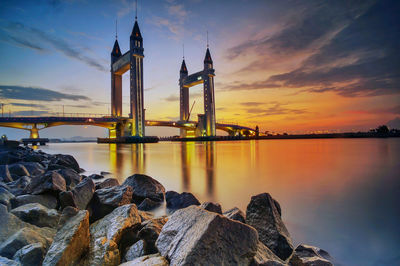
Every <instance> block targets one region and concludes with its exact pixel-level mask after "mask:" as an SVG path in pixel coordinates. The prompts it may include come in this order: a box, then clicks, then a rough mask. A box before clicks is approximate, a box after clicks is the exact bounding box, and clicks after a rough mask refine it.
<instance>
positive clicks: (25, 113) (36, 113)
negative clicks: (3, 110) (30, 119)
mask: <svg viewBox="0 0 400 266" xmlns="http://www.w3.org/2000/svg"><path fill="white" fill-rule="evenodd" d="M46 114H49V113H48V112H47V111H16V112H12V113H11V115H12V116H41V115H46Z"/></svg>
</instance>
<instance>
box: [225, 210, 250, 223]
mask: <svg viewBox="0 0 400 266" xmlns="http://www.w3.org/2000/svg"><path fill="white" fill-rule="evenodd" d="M224 216H226V217H227V218H229V219H232V220H236V221H239V222H242V223H245V222H246V215H245V214H244V213H243V212H242V211H241V210H240V209H239V208H237V207H235V208H233V209H230V210H229V211H226V212H224Z"/></svg>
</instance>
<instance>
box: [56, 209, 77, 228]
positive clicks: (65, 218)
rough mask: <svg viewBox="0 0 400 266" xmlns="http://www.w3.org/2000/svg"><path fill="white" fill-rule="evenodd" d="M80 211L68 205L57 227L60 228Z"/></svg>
mask: <svg viewBox="0 0 400 266" xmlns="http://www.w3.org/2000/svg"><path fill="white" fill-rule="evenodd" d="M78 212H79V209H77V208H74V207H71V206H67V207H65V208H64V209H63V211H62V213H61V216H60V219H59V220H58V224H57V229H60V228H61V227H63V226H64V224H65V223H66V222H67V221H68V220H69V219H70V218H72V217H74V216H75V215H76V214H77V213H78Z"/></svg>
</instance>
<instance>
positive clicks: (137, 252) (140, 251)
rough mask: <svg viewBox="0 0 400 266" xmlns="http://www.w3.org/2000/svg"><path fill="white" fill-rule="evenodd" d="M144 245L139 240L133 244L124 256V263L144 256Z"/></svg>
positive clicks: (142, 241)
mask: <svg viewBox="0 0 400 266" xmlns="http://www.w3.org/2000/svg"><path fill="white" fill-rule="evenodd" d="M145 246H146V243H145V242H144V240H142V239H140V240H139V241H137V242H136V243H135V244H133V245H132V246H130V247H129V248H128V250H127V251H126V254H125V256H124V261H131V260H134V259H136V258H139V257H142V256H144V255H145V248H146V247H145Z"/></svg>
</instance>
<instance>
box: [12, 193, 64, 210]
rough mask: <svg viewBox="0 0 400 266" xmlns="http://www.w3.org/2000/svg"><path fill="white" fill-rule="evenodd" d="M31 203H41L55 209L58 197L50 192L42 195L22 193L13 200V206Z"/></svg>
mask: <svg viewBox="0 0 400 266" xmlns="http://www.w3.org/2000/svg"><path fill="white" fill-rule="evenodd" d="M29 203H40V204H42V205H43V206H45V207H46V208H49V209H55V208H56V207H57V198H56V197H54V196H53V195H50V194H41V195H21V196H18V197H15V198H13V199H12V200H11V206H12V208H17V207H19V206H22V205H25V204H29Z"/></svg>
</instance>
